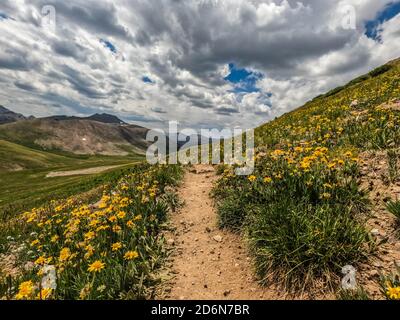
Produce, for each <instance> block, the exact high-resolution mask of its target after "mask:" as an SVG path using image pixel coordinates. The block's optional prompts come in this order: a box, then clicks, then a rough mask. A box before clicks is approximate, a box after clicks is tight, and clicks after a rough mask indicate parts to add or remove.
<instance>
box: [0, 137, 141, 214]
mask: <svg viewBox="0 0 400 320" xmlns="http://www.w3.org/2000/svg"><path fill="white" fill-rule="evenodd" d="M142 160H143V157H142V156H139V155H137V156H130V157H122V156H115V157H113V156H76V155H72V154H67V153H64V155H60V154H54V153H50V152H44V151H39V150H34V149H30V148H27V147H23V146H20V145H17V144H14V143H10V142H6V141H1V140H0V181H1V183H0V221H6V220H7V219H9V218H12V217H13V216H14V215H15V214H17V213H20V212H21V211H24V210H29V209H31V208H33V207H35V206H40V205H41V204H43V203H45V202H47V201H49V200H50V199H61V198H64V197H68V196H70V195H73V194H77V193H80V192H85V191H88V190H90V189H93V188H95V187H97V186H99V185H101V184H104V183H107V182H109V181H112V179H113V177H118V176H120V175H121V174H122V173H123V170H124V169H125V168H129V167H131V166H132V165H133V164H134V163H137V162H138V161H142ZM114 165H116V166H121V167H117V168H114V169H110V170H108V171H106V172H103V173H99V174H93V175H82V176H67V177H54V178H46V175H47V174H48V173H50V172H53V171H70V170H78V169H87V168H94V167H101V166H114ZM17 168H19V169H21V170H19V171H10V170H9V169H17Z"/></svg>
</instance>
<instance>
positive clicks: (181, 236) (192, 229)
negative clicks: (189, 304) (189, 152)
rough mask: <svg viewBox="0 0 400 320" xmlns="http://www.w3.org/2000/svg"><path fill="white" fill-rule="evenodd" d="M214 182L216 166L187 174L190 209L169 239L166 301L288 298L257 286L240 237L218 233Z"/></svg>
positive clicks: (179, 216)
mask: <svg viewBox="0 0 400 320" xmlns="http://www.w3.org/2000/svg"><path fill="white" fill-rule="evenodd" d="M215 180H216V176H215V173H214V170H213V168H212V166H200V165H199V166H196V167H195V168H194V169H192V170H190V171H189V172H187V173H186V176H185V179H184V182H183V185H182V187H181V189H180V191H179V195H180V198H181V199H182V200H184V201H185V205H184V207H183V208H182V209H181V210H180V212H179V213H176V214H174V215H173V216H172V218H171V219H172V225H173V227H174V228H175V232H174V234H173V235H170V237H171V238H170V239H169V243H170V244H171V245H172V244H173V245H174V246H175V250H174V254H173V257H172V260H173V261H172V268H173V270H172V273H173V274H174V275H175V276H174V277H173V280H172V283H170V286H171V288H170V292H169V293H168V294H167V295H166V297H165V298H167V299H174V300H183V299H185V300H188V299H194V300H204V299H210V300H215V299H232V300H238V299H243V300H260V299H263V300H264V299H279V298H283V294H280V293H279V292H278V291H275V290H273V289H268V290H267V289H263V288H261V287H260V286H259V285H258V284H257V282H256V281H255V279H254V278H253V273H252V270H251V266H250V258H248V257H247V255H246V249H245V246H244V244H243V242H242V239H241V237H240V236H239V235H235V234H232V233H229V232H226V231H221V230H219V229H218V227H217V213H216V211H215V208H214V207H213V201H212V199H211V198H210V196H209V193H210V191H211V189H212V186H213V183H214V182H215ZM172 237H173V238H172ZM168 291H169V290H168Z"/></svg>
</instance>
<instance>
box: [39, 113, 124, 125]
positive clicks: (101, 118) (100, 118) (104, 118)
mask: <svg viewBox="0 0 400 320" xmlns="http://www.w3.org/2000/svg"><path fill="white" fill-rule="evenodd" d="M44 119H52V120H58V121H65V120H91V121H97V122H101V123H108V124H127V123H126V122H125V121H122V120H121V119H120V118H118V117H117V116H114V115H112V114H108V113H101V114H100V113H96V114H93V115H91V116H89V117H76V116H64V115H59V116H50V117H45V118H44Z"/></svg>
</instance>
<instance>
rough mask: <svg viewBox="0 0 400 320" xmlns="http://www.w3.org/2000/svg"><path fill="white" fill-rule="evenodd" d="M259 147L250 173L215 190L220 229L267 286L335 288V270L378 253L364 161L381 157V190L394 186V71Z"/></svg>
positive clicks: (261, 132) (278, 124) (331, 97)
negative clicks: (243, 240) (238, 243)
mask: <svg viewBox="0 0 400 320" xmlns="http://www.w3.org/2000/svg"><path fill="white" fill-rule="evenodd" d="M256 146H257V152H256V170H255V173H254V174H253V175H252V176H250V177H237V176H235V175H233V174H232V168H226V170H225V172H224V173H223V176H222V177H221V179H220V181H219V183H218V185H217V187H216V188H215V190H214V193H215V196H216V198H217V199H218V210H219V215H220V225H221V227H224V228H230V229H233V230H240V231H243V232H244V233H245V235H246V237H247V239H248V241H249V243H250V248H251V251H252V254H253V256H254V261H255V266H256V270H257V274H258V276H259V278H260V279H261V280H262V281H263V282H264V283H266V284H267V283H270V282H271V281H272V282H275V283H276V282H278V283H280V284H283V285H285V287H286V288H287V289H291V290H308V289H310V288H311V287H318V285H319V286H321V285H323V286H324V287H325V288H327V289H326V290H327V291H329V288H337V287H338V285H339V283H340V281H339V280H340V278H339V277H340V275H341V268H342V267H343V266H345V265H355V266H359V265H360V264H361V263H364V262H366V261H368V259H369V257H370V256H371V253H372V252H373V250H374V248H375V245H376V243H375V242H374V241H373V240H372V239H371V235H370V233H369V230H368V229H369V228H368V226H367V223H366V222H367V220H368V217H369V216H370V213H371V210H372V209H373V207H372V204H371V201H370V199H369V197H368V190H366V188H365V185H368V184H369V185H370V184H371V182H370V181H365V178H364V174H365V172H368V169H369V165H368V162H367V161H368V159H369V160H371V158H373V157H376V153H377V152H379V153H380V154H383V156H384V157H383V160H384V161H383V162H384V163H388V170H387V171H385V172H383V173H382V175H384V176H385V179H384V182H382V183H388V184H390V185H391V187H392V188H395V187H396V183H397V182H398V181H399V180H398V168H400V167H399V156H398V155H399V146H400V61H399V60H397V61H392V62H390V63H389V64H387V65H385V66H383V67H380V68H378V69H376V70H374V71H372V72H371V73H369V74H367V75H364V76H362V77H359V78H357V79H355V80H353V81H352V82H350V83H349V84H348V85H346V86H343V87H340V88H337V89H335V90H332V91H331V92H329V93H327V94H325V95H322V96H319V97H317V98H316V99H314V100H313V101H310V102H309V103H307V104H306V105H304V106H303V107H301V108H299V109H297V110H295V111H293V112H291V113H288V114H286V115H284V116H282V117H280V118H279V119H277V120H275V121H272V122H270V123H267V124H265V125H263V126H261V127H260V128H258V129H257V130H256ZM381 162H382V160H381ZM382 167H383V165H382ZM365 182H366V183H367V184H365ZM373 183H374V182H372V184H373ZM372 188H373V187H370V189H372ZM393 190H394V189H393ZM381 193H382V192H381ZM376 194H377V195H378V196H377V197H379V199H378V202H379V205H381V204H382V203H384V202H383V201H384V200H385V201H387V199H384V198H385V196H384V195H382V194H381V195H380V193H379V192H377V193H376ZM379 195H380V196H379ZM393 200H396V199H393ZM385 214H387V215H389V213H388V212H387V213H385Z"/></svg>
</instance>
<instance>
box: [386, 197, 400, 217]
mask: <svg viewBox="0 0 400 320" xmlns="http://www.w3.org/2000/svg"><path fill="white" fill-rule="evenodd" d="M386 209H387V210H388V211H389V212H390V213H392V214H393V215H395V216H396V217H397V219H398V220H400V201H390V202H388V203H387V204H386Z"/></svg>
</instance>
